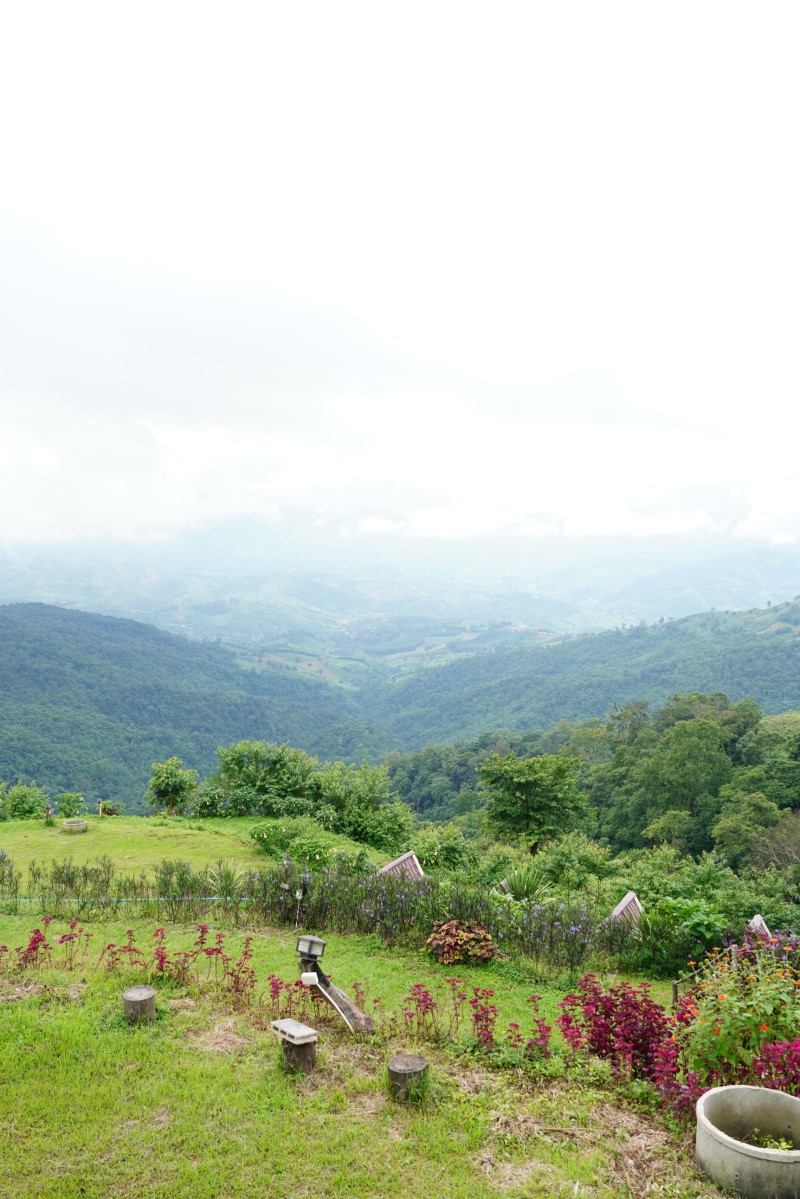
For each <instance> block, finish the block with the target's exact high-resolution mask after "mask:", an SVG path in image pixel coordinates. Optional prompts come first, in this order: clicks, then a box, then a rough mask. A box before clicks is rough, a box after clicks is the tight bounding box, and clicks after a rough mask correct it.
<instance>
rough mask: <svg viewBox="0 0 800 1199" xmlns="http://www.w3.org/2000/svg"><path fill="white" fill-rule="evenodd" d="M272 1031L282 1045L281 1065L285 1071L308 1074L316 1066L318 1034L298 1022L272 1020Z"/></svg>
mask: <svg viewBox="0 0 800 1199" xmlns="http://www.w3.org/2000/svg"><path fill="white" fill-rule="evenodd" d="M270 1027H271V1028H272V1031H273V1032H274V1033H275V1035H276V1036H277V1037H279V1038H280V1040H281V1041H282V1043H283V1064H284V1066H285V1067H286V1069H287V1070H290V1071H292V1072H293V1073H297V1072H298V1071H299V1072H300V1073H302V1074H310V1073H311V1071H312V1070H313V1069H314V1067H315V1066H316V1064H317V1041H318V1040H319V1033H318V1032H317V1030H316V1029H315V1028H309V1026H308V1025H307V1024H301V1023H300V1021H299V1020H291V1019H286V1020H273V1021H272V1024H271V1025H270Z"/></svg>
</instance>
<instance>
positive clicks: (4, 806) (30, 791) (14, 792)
mask: <svg viewBox="0 0 800 1199" xmlns="http://www.w3.org/2000/svg"><path fill="white" fill-rule="evenodd" d="M48 802H49V796H48V794H47V792H46V791H43V790H42V788H41V787H37V786H36V783H23V781H22V779H20V780H19V782H17V783H15V784H14V786H13V787H9V785H8V783H0V820H35V819H38V818H41V817H43V816H44V814H45V809H46V808H47V804H48Z"/></svg>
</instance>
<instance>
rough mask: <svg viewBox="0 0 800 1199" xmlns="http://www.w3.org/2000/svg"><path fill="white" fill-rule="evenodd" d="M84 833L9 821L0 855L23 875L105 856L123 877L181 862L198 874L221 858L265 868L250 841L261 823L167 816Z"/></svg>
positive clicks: (94, 820) (100, 822) (96, 820)
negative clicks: (34, 868)
mask: <svg viewBox="0 0 800 1199" xmlns="http://www.w3.org/2000/svg"><path fill="white" fill-rule="evenodd" d="M86 821H87V824H88V826H89V827H88V829H87V830H86V832H85V833H78V834H70V833H65V832H64V830H63V829H62V827H61V821H60V820H56V822H55V824H52V825H50V826H49V827H48V826H47V825H45V824H44V823H43V822H42V821H41V820H8V821H5V822H4V823H2V824H0V849H4V850H5V851H6V853H7V854H8V856H9V857H10V858H11V861H12V862H13V863H14V867H15V868H16V869H17V870H19V871H22V870H25V869H26V868H27V867H28V865H29V863H30V862H31V861H32V860H33V859H36V861H38V862H40V863H41V862H49V861H51V859H53V858H59V859H60V858H65V857H71V858H73V860H74V861H75V862H80V863H83V862H89V861H95V860H96V859H97V858H99V857H101V856H102V855H103V854H107V855H108V856H109V857H110V858H113V860H114V862H115V864H116V866H117V869H118V870H119V871H120V872H121V873H124V874H128V873H133V872H138V871H140V870H147V869H149V868H150V867H151V866H154V865H155V864H156V863H157V862H160V861H163V859H164V858H182V859H183V860H184V861H187V862H191V864H192V866H193V867H194V868H195V869H200V868H201V867H203V866H206V865H208V864H209V863H211V862H215V861H216V860H217V859H218V858H226V859H232V860H235V861H238V862H242V863H247V864H248V865H252V866H257V865H259V864H263V862H264V856H263V854H260V853H258V852H257V850H256V848H255V843H254V842H253V841H252V840H251V839H250V836H249V834H250V829H251V828H252V827H253V825H254V824H257V823H258V821H257V820H255V819H252V818H249V817H242V818H238V819H235V820H207V821H202V822H201V821H199V820H184V819H181V818H180V817H176V818H174V819H172V820H168V819H167V818H166V817H165V816H157V817H151V818H147V817H144V816H104V817H100V816H87V817H86Z"/></svg>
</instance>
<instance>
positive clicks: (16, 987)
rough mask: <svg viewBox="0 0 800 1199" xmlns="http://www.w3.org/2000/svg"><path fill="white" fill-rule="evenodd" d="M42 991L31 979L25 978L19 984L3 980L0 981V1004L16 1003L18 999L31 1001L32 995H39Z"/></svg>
mask: <svg viewBox="0 0 800 1199" xmlns="http://www.w3.org/2000/svg"><path fill="white" fill-rule="evenodd" d="M42 990H43V988H42V987H41V986H40V985H39V983H37V982H34V981H33V979H32V978H26V979H25V981H24V982H21V983H12V982H6V980H5V979H0V1003H16V1002H17V1000H19V999H31V998H32V997H33V996H34V995H40V994H41V992H42Z"/></svg>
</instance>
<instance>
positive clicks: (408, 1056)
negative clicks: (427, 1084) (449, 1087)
mask: <svg viewBox="0 0 800 1199" xmlns="http://www.w3.org/2000/svg"><path fill="white" fill-rule="evenodd" d="M387 1069H388V1071H389V1090H390V1092H391V1095H392V1099H397V1100H399V1101H400V1102H403V1101H404V1100H406V1099H411V1098H412V1097H413V1095H414V1092H415V1091H419V1089H420V1087H421V1086H422V1085H423V1083H424V1081H425V1078H426V1075H427V1073H428V1060H427V1058H424V1057H420V1055H419V1054H418V1053H396V1054H395V1056H394V1057H392V1058H389V1065H388V1067H387Z"/></svg>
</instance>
